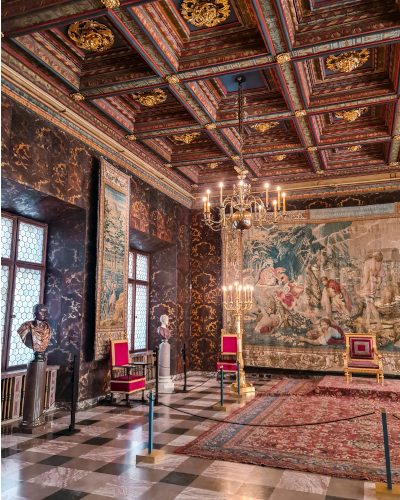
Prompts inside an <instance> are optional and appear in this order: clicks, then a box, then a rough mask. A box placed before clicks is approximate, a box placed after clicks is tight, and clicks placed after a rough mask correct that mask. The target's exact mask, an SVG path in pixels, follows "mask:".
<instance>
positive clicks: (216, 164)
mask: <svg viewBox="0 0 400 500" xmlns="http://www.w3.org/2000/svg"><path fill="white" fill-rule="evenodd" d="M218 165H219V163H207V167H208V168H211V169H213V168H217V167H218Z"/></svg>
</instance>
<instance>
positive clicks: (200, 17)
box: [181, 0, 230, 28]
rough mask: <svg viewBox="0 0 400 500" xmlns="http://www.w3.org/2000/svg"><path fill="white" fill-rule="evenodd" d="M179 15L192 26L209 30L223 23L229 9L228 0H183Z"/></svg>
mask: <svg viewBox="0 0 400 500" xmlns="http://www.w3.org/2000/svg"><path fill="white" fill-rule="evenodd" d="M181 14H182V16H183V17H184V19H186V21H188V22H189V23H190V24H193V26H197V27H198V28H201V27H203V26H207V28H211V27H213V26H216V25H217V24H219V23H222V22H223V21H225V20H226V19H227V17H228V16H229V14H230V9H229V3H228V0H208V1H199V0H183V2H182V5H181Z"/></svg>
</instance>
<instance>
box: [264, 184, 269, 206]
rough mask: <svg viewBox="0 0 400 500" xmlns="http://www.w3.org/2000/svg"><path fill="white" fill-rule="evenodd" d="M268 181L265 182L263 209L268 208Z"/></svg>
mask: <svg viewBox="0 0 400 500" xmlns="http://www.w3.org/2000/svg"><path fill="white" fill-rule="evenodd" d="M268 188H269V184H268V182H267V183H266V184H265V210H268Z"/></svg>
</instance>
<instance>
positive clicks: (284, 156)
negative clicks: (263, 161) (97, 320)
mask: <svg viewBox="0 0 400 500" xmlns="http://www.w3.org/2000/svg"><path fill="white" fill-rule="evenodd" d="M273 158H274V160H278V161H282V160H284V159H285V158H286V155H276V156H274V157H273Z"/></svg>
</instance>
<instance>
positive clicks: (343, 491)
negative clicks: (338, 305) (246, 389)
mask: <svg viewBox="0 0 400 500" xmlns="http://www.w3.org/2000/svg"><path fill="white" fill-rule="evenodd" d="M188 382H189V384H188V391H190V392H187V393H182V392H178V391H181V390H182V383H180V382H177V383H176V384H175V388H176V390H177V393H176V394H171V395H164V396H162V397H160V401H161V402H163V403H165V404H168V405H170V406H172V407H173V409H171V408H167V407H165V406H158V407H156V408H155V414H154V417H155V420H154V447H155V448H156V449H162V450H164V451H165V459H164V461H163V462H162V463H160V464H159V465H150V464H144V463H142V464H139V465H136V454H137V453H138V452H139V451H141V450H143V449H144V448H146V447H147V439H148V407H147V406H145V405H142V404H141V403H140V402H138V403H137V405H136V406H135V407H134V408H131V409H128V408H126V407H116V406H96V407H94V408H91V409H89V410H85V411H81V412H78V413H77V419H76V420H77V425H76V427H77V428H78V429H80V432H79V433H78V434H75V435H73V436H58V435H57V434H55V433H56V432H57V431H59V430H61V429H64V428H66V427H68V425H69V414H68V413H67V412H59V411H58V412H55V413H53V414H52V415H49V416H48V419H49V421H50V422H51V429H50V431H49V432H48V433H47V434H43V435H40V436H35V437H32V436H26V435H23V434H18V433H12V429H11V427H10V428H7V427H6V428H4V427H3V428H2V434H3V435H2V443H1V445H2V468H1V474H2V497H1V498H2V499H7V500H22V499H30V500H41V499H44V498H46V499H51V500H62V499H79V498H85V500H106V499H109V498H117V499H119V500H125V499H126V500H128V499H129V500H133V499H135V500H136V499H137V500H253V499H254V500H256V499H257V500H267V499H269V500H344V499H352V500H372V499H375V495H374V488H375V485H374V483H368V482H364V481H355V480H349V479H339V478H331V477H329V476H320V475H316V474H309V473H303V472H296V471H291V470H284V469H278V468H276V469H275V468H269V467H259V466H253V465H248V464H239V463H231V462H221V461H218V460H207V459H203V458H194V457H189V456H187V455H177V454H174V451H175V450H177V449H178V448H179V447H180V446H182V445H184V444H186V443H189V442H190V441H192V440H193V439H195V438H196V437H197V436H199V435H200V434H202V433H203V432H204V431H206V430H207V429H209V428H210V427H212V426H213V425H214V424H215V422H212V421H209V420H205V419H204V418H202V417H212V418H217V419H223V418H225V417H226V416H227V414H226V413H218V412H215V411H213V410H212V405H213V404H216V403H218V399H219V383H217V382H216V380H215V379H210V380H208V381H207V379H206V378H205V377H191V378H190V379H189V380H188ZM276 382H277V380H274V381H265V382H255V385H256V389H257V390H258V391H267V390H268V389H270V388H271V387H272V386H273V385H275V383H276ZM199 384H201V385H199ZM225 402H227V403H231V404H232V406H231V411H235V410H236V409H237V408H238V405H237V404H236V403H235V401H234V400H229V399H225ZM179 409H182V410H184V411H185V412H188V413H190V414H191V415H192V416H191V415H187V414H184V413H181V412H180V411H179Z"/></svg>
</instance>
